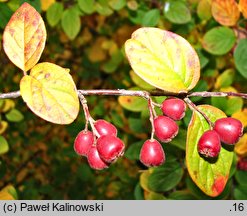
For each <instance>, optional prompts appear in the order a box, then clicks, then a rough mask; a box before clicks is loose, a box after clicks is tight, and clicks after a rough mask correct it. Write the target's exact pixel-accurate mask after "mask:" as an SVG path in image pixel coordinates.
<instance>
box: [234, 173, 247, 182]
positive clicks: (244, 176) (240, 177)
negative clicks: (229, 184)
mask: <svg viewBox="0 0 247 216" xmlns="http://www.w3.org/2000/svg"><path fill="white" fill-rule="evenodd" d="M235 178H236V180H237V182H238V183H239V184H240V185H246V186H247V172H246V171H242V170H238V171H237V172H236V174H235Z"/></svg>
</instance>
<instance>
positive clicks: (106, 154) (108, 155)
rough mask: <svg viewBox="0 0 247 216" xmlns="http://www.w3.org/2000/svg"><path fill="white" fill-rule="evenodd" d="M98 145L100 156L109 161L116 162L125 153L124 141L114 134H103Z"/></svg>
mask: <svg viewBox="0 0 247 216" xmlns="http://www.w3.org/2000/svg"><path fill="white" fill-rule="evenodd" d="M96 145H97V149H98V151H99V155H100V157H101V158H102V159H103V160H104V161H106V162H108V163H112V162H114V161H115V160H116V159H117V158H119V157H120V156H122V155H123V154H124V149H125V146H124V143H123V141H122V140H121V139H119V138H118V137H116V136H113V135H111V136H110V135H105V136H101V137H100V138H98V140H97V144H96Z"/></svg>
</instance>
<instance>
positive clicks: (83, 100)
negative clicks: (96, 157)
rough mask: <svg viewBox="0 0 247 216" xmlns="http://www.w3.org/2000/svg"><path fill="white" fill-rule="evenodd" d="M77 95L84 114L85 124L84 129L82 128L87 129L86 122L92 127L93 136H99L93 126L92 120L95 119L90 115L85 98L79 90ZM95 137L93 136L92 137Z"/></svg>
mask: <svg viewBox="0 0 247 216" xmlns="http://www.w3.org/2000/svg"><path fill="white" fill-rule="evenodd" d="M78 97H79V99H80V102H81V105H82V108H83V112H84V115H85V119H86V124H85V129H84V130H88V123H89V124H90V126H91V128H92V131H93V134H94V136H96V137H99V136H100V135H99V133H98V131H97V130H96V128H95V127H94V122H95V121H94V119H93V118H92V117H91V115H90V112H89V109H88V105H87V100H86V98H85V97H84V95H82V94H81V93H80V92H79V91H78ZM96 137H94V139H95V138H96ZM95 140H96V139H95Z"/></svg>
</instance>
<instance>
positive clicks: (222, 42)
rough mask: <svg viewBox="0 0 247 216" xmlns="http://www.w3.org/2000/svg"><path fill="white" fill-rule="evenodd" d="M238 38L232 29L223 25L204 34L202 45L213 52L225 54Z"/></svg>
mask: <svg viewBox="0 0 247 216" xmlns="http://www.w3.org/2000/svg"><path fill="white" fill-rule="evenodd" d="M236 39H237V38H236V35H235V33H234V31H233V30H232V29H230V28H228V27H223V26H221V27H215V28H212V29H210V30H209V31H208V32H207V33H206V34H205V35H204V37H203V41H202V45H203V47H204V49H205V50H207V51H208V52H209V53H211V54H214V55H224V54H226V53H228V52H229V51H230V50H231V49H232V48H233V46H234V44H235V42H236Z"/></svg>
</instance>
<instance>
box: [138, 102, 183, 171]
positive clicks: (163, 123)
mask: <svg viewBox="0 0 247 216" xmlns="http://www.w3.org/2000/svg"><path fill="white" fill-rule="evenodd" d="M161 110H162V112H163V114H164V115H162V116H157V117H155V119H154V134H155V136H156V137H157V138H158V139H159V140H160V141H161V142H164V143H168V142H170V141H171V140H172V139H173V138H174V137H175V136H176V135H177V134H178V130H179V127H178V125H177V124H176V122H175V121H178V120H181V119H182V118H183V117H184V115H185V110H186V104H185V102H184V101H183V100H181V99H179V98H168V99H166V100H164V101H163V103H162V104H161ZM140 161H141V162H142V163H143V164H144V165H145V166H148V167H151V166H160V165H161V164H163V163H164V162H165V152H164V150H163V148H162V146H161V144H160V143H159V142H158V141H157V140H156V139H153V138H151V139H149V140H147V141H145V142H144V144H143V146H142V148H141V151H140Z"/></svg>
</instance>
